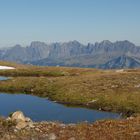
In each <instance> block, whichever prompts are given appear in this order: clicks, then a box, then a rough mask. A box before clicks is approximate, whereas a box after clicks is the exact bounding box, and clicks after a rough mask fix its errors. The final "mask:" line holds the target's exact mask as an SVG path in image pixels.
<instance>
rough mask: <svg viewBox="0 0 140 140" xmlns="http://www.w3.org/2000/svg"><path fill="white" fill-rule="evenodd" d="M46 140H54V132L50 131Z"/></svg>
mask: <svg viewBox="0 0 140 140" xmlns="http://www.w3.org/2000/svg"><path fill="white" fill-rule="evenodd" d="M48 140H56V135H55V134H54V133H50V134H49V135H48Z"/></svg>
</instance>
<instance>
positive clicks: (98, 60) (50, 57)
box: [0, 40, 140, 69]
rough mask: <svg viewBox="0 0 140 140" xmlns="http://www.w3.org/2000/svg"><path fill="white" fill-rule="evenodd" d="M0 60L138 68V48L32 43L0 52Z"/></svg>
mask: <svg viewBox="0 0 140 140" xmlns="http://www.w3.org/2000/svg"><path fill="white" fill-rule="evenodd" d="M0 60H6V61H14V62H18V63H24V64H34V65H41V66H76V67H92V68H103V69H113V68H136V67H140V47H139V46H136V45H135V44H133V43H131V42H129V41H127V40H125V41H116V42H110V41H108V40H104V41H102V42H96V43H95V44H91V43H89V44H87V45H83V44H81V43H80V42H78V41H70V42H64V43H51V44H46V43H44V42H39V41H34V42H32V43H31V44H30V45H29V46H27V47H22V46H21V45H15V46H13V47H8V48H4V49H0Z"/></svg>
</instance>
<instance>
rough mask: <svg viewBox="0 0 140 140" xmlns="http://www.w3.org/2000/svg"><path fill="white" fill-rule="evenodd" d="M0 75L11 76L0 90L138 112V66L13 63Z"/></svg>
mask: <svg viewBox="0 0 140 140" xmlns="http://www.w3.org/2000/svg"><path fill="white" fill-rule="evenodd" d="M0 75H3V76H12V77H13V78H12V79H9V80H7V81H1V82H0V91H1V92H11V93H26V94H32V95H36V96H40V97H49V98H50V99H51V100H56V101H58V102H61V103H67V104H72V105H83V106H86V107H90V108H94V109H102V110H105V111H114V112H123V113H124V114H126V115H131V114H132V113H140V104H139V102H140V87H139V86H138V85H139V83H140V70H126V71H125V72H124V73H117V72H115V71H114V70H112V71H111V70H110V71H109V70H108V71H103V70H95V69H80V68H63V67H58V68H57V67H35V66H25V65H22V66H20V67H19V65H17V66H16V69H15V70H9V71H7V70H6V71H0ZM92 100H96V101H95V102H92Z"/></svg>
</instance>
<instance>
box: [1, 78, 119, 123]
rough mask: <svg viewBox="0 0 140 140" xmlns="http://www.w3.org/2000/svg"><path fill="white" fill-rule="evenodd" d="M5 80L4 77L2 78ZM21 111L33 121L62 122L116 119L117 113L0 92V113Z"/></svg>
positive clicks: (7, 113)
mask: <svg viewBox="0 0 140 140" xmlns="http://www.w3.org/2000/svg"><path fill="white" fill-rule="evenodd" d="M0 80H2V77H1V78H0ZM3 80H6V79H3ZM17 110H20V111H23V112H24V114H25V115H26V116H28V117H30V118H31V119H32V120H33V121H44V120H46V121H60V122H63V123H78V122H82V121H88V122H94V121H96V120H100V119H109V118H111V119H118V118H120V115H119V114H117V113H110V112H103V111H96V110H92V109H86V108H81V107H76V108H73V107H66V106H64V105H62V104H59V103H55V102H53V101H49V100H47V99H45V98H40V97H36V96H32V95H25V94H7V93H0V115H1V116H8V115H9V114H10V113H11V112H15V111H17Z"/></svg>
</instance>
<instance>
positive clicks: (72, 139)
mask: <svg viewBox="0 0 140 140" xmlns="http://www.w3.org/2000/svg"><path fill="white" fill-rule="evenodd" d="M68 140H76V139H75V137H71V138H69V139H68Z"/></svg>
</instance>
